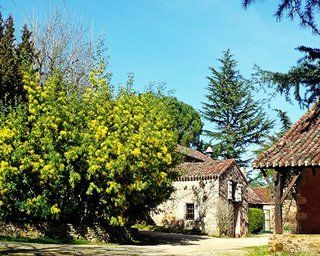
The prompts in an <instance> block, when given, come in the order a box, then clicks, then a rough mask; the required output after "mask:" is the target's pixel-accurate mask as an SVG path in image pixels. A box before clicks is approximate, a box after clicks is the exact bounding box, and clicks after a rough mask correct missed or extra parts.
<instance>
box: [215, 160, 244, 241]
mask: <svg viewBox="0 0 320 256" xmlns="http://www.w3.org/2000/svg"><path fill="white" fill-rule="evenodd" d="M228 181H233V182H237V183H239V184H241V185H242V188H243V189H242V202H239V203H238V202H233V203H232V202H230V201H228ZM219 196H220V203H222V204H231V205H232V208H233V209H234V212H235V213H234V215H238V214H239V215H238V216H237V217H238V218H237V219H238V222H239V221H240V223H238V225H240V228H237V226H238V225H237V219H236V217H235V218H234V229H233V230H232V231H231V235H232V236H244V235H247V233H248V207H249V204H248V184H247V181H246V179H245V178H244V175H243V173H242V172H241V171H240V169H239V168H238V167H237V166H235V165H234V166H233V167H231V168H230V169H229V170H227V171H226V172H225V173H223V174H222V175H221V176H220V178H219Z"/></svg>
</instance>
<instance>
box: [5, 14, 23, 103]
mask: <svg viewBox="0 0 320 256" xmlns="http://www.w3.org/2000/svg"><path fill="white" fill-rule="evenodd" d="M14 31H15V29H14V23H13V18H12V16H9V18H8V19H7V21H6V23H5V28H4V34H3V37H2V38H1V41H0V75H1V77H2V81H1V85H0V86H1V98H2V100H3V101H5V103H13V102H14V101H15V100H16V98H19V96H21V95H20V92H21V91H22V90H23V89H22V87H21V82H20V81H21V77H20V75H19V72H18V69H19V68H18V58H17V54H16V49H15V36H14Z"/></svg>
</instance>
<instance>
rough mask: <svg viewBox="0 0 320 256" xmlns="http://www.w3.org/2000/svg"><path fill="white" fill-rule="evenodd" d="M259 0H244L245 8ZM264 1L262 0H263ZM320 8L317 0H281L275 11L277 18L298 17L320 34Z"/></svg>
mask: <svg viewBox="0 0 320 256" xmlns="http://www.w3.org/2000/svg"><path fill="white" fill-rule="evenodd" d="M256 2H258V0H243V1H242V4H243V7H244V8H248V7H249V6H250V5H252V4H254V3H256ZM261 2H262V1H261ZM319 10H320V2H319V1H315V0H279V2H278V6H277V9H276V12H275V17H276V18H277V20H281V19H282V18H283V16H286V17H288V18H289V19H291V20H293V19H295V18H297V19H298V20H299V22H300V25H301V26H302V27H308V28H310V29H311V30H312V32H313V33H315V34H317V35H320V31H319V28H318V24H317V17H316V14H318V12H319Z"/></svg>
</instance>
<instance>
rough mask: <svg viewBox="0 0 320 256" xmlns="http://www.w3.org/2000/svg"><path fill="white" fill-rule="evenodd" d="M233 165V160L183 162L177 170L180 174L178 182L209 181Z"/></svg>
mask: <svg viewBox="0 0 320 256" xmlns="http://www.w3.org/2000/svg"><path fill="white" fill-rule="evenodd" d="M211 160H212V159H211ZM234 163H235V162H234V160H233V159H228V160H222V161H214V160H212V161H205V162H184V163H182V164H180V165H178V167H177V168H178V169H179V170H180V171H181V174H182V176H180V180H193V179H210V178H214V177H218V176H220V175H221V174H222V173H224V172H225V171H226V170H228V169H229V168H230V167H231V166H232V164H234Z"/></svg>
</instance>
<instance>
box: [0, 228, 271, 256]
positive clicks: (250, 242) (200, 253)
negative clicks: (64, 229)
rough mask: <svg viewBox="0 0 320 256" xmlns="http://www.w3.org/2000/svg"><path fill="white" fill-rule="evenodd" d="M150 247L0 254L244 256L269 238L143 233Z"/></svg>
mask: <svg viewBox="0 0 320 256" xmlns="http://www.w3.org/2000/svg"><path fill="white" fill-rule="evenodd" d="M141 233H142V234H143V235H145V236H147V237H149V239H148V241H149V242H150V241H151V242H152V241H155V242H154V244H149V245H67V244H63V245H54V244H31V243H12V242H0V255H150V256H153V255H154V256H158V255H192V256H209V255H226V254H227V255H228V254H229V255H234V254H237V255H241V254H244V250H243V249H245V248H247V247H251V246H259V245H266V244H267V243H268V236H258V237H247V238H212V237H207V236H192V235H182V234H169V233H160V232H148V231H144V232H141Z"/></svg>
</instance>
